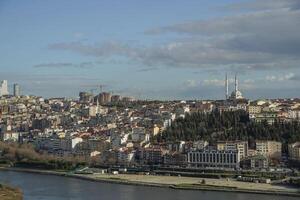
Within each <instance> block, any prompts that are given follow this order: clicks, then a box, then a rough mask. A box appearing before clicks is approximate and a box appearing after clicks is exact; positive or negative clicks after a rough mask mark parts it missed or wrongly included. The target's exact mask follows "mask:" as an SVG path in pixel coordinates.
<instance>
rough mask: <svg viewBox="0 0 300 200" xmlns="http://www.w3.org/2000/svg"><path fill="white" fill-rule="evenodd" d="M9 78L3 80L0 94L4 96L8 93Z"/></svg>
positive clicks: (0, 85)
mask: <svg viewBox="0 0 300 200" xmlns="http://www.w3.org/2000/svg"><path fill="white" fill-rule="evenodd" d="M7 85H8V84H7V80H3V81H1V84H0V96H3V95H8V94H9V93H8V88H7Z"/></svg>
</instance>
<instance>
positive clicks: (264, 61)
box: [0, 0, 300, 100]
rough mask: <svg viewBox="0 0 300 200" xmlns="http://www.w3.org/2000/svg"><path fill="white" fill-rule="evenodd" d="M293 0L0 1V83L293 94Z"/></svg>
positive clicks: (203, 95)
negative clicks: (226, 83) (235, 88)
mask: <svg viewBox="0 0 300 200" xmlns="http://www.w3.org/2000/svg"><path fill="white" fill-rule="evenodd" d="M299 32H300V1H299V0H264V1H261V0H218V1H211V0H151V1H149V0H72V1H71V0H43V1H40V0H26V1H20V0H0V44H1V45H0V80H8V82H9V87H10V90H12V85H13V84H14V83H18V84H20V86H21V88H22V93H23V94H26V95H40V96H44V97H77V96H78V93H79V92H80V91H90V90H94V92H99V91H100V90H99V85H103V90H105V91H108V92H112V93H114V94H121V95H123V96H134V97H136V98H141V99H160V100H169V99H223V98H224V95H225V94H224V78H225V73H228V76H229V77H230V80H229V82H230V90H231V91H232V90H233V78H234V75H235V74H236V73H237V74H238V78H239V89H240V91H241V92H242V93H243V95H244V97H246V98H249V99H262V98H277V97H278V98H283V97H286V98H294V97H300V69H299V66H300V65H299V64H300V34H299Z"/></svg>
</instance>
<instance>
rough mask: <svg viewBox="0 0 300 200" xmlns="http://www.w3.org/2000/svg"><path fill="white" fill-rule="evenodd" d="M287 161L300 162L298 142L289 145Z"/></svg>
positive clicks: (299, 143)
mask: <svg viewBox="0 0 300 200" xmlns="http://www.w3.org/2000/svg"><path fill="white" fill-rule="evenodd" d="M289 159H291V160H298V161H300V142H295V143H293V144H289Z"/></svg>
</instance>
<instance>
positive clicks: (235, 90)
mask: <svg viewBox="0 0 300 200" xmlns="http://www.w3.org/2000/svg"><path fill="white" fill-rule="evenodd" d="M234 86H235V87H234V88H235V89H234V92H235V98H237V91H238V90H239V83H238V79H237V74H235V78H234Z"/></svg>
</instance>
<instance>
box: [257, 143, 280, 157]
mask: <svg viewBox="0 0 300 200" xmlns="http://www.w3.org/2000/svg"><path fill="white" fill-rule="evenodd" d="M281 148H282V144H281V142H276V141H267V140H266V141H256V151H257V154H260V155H264V156H267V157H269V158H273V159H280V158H281V154H282V150H281Z"/></svg>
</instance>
